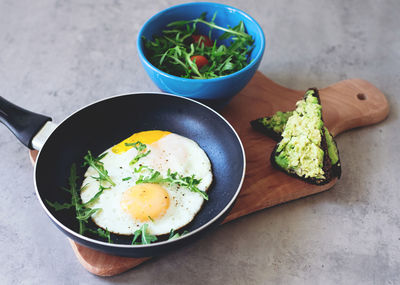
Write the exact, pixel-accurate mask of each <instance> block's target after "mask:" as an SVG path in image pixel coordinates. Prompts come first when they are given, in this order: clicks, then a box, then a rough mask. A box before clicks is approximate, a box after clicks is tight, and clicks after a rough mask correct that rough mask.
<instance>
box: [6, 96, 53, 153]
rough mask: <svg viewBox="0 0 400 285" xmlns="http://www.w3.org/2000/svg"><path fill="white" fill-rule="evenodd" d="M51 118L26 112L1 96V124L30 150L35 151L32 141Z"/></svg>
mask: <svg viewBox="0 0 400 285" xmlns="http://www.w3.org/2000/svg"><path fill="white" fill-rule="evenodd" d="M47 121H51V118H50V117H47V116H44V115H40V114H37V113H33V112H31V111H28V110H25V109H23V108H21V107H18V106H17V105H14V104H13V103H11V102H9V101H7V100H6V99H4V98H3V97H1V96H0V122H1V123H3V124H4V125H5V126H6V127H7V128H8V129H9V130H10V131H11V132H13V134H14V135H15V136H16V137H17V138H18V139H19V140H20V141H21V142H22V143H23V144H24V145H25V146H27V147H28V148H30V149H33V146H32V139H33V137H35V135H36V134H37V133H38V132H39V130H40V129H41V128H42V127H43V126H44V125H45V123H46V122H47Z"/></svg>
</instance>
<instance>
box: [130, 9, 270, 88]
mask: <svg viewBox="0 0 400 285" xmlns="http://www.w3.org/2000/svg"><path fill="white" fill-rule="evenodd" d="M199 5H210V6H214V7H223V8H225V9H230V10H234V11H235V12H238V13H239V14H241V16H243V17H244V18H247V19H248V20H250V21H251V22H253V23H254V24H255V26H256V27H257V32H258V34H259V35H260V40H261V48H260V50H259V52H258V53H257V54H256V56H255V57H254V59H253V60H252V61H251V62H250V63H249V64H248V65H247V66H245V67H244V68H242V69H240V70H238V71H236V72H234V73H231V74H228V75H224V76H220V77H217V78H208V79H194V78H183V77H179V76H176V75H172V74H169V73H167V72H165V71H162V70H161V69H158V68H157V67H155V66H154V65H153V64H151V63H150V61H149V60H148V59H147V57H146V56H145V53H144V48H142V46H143V45H142V44H141V43H142V35H143V31H144V30H145V28H146V27H147V26H148V25H150V23H151V22H153V21H155V20H157V19H158V18H160V17H161V16H162V15H163V14H164V13H166V12H168V11H171V10H175V9H177V8H181V7H185V6H199ZM136 47H137V50H138V54H139V58H140V59H141V61H142V63H143V64H145V65H146V66H147V67H148V68H150V69H151V70H153V71H155V72H157V73H159V74H161V75H163V76H164V77H167V78H169V79H173V80H180V81H183V82H186V83H187V82H193V81H194V80H196V81H199V80H201V82H205V81H207V82H216V81H220V80H226V79H229V78H233V77H236V76H238V75H240V74H242V73H245V72H247V71H248V70H251V69H252V68H253V67H254V66H256V65H257V64H258V61H259V60H261V58H262V56H263V54H264V50H265V35H264V31H263V30H262V28H261V26H260V25H259V24H258V22H257V21H256V20H255V19H254V18H253V17H251V16H250V15H249V14H247V13H246V12H244V11H242V10H240V9H238V8H235V7H232V6H229V5H225V4H221V3H212V2H189V3H184V4H179V5H174V6H171V7H169V8H167V9H164V10H162V11H160V12H158V13H156V14H155V15H153V16H152V17H151V18H150V19H148V20H147V21H146V22H145V23H144V25H143V26H142V28H141V29H140V30H139V33H138V36H137V40H136Z"/></svg>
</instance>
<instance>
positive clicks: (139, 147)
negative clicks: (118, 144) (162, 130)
mask: <svg viewBox="0 0 400 285" xmlns="http://www.w3.org/2000/svg"><path fill="white" fill-rule="evenodd" d="M125 145H126V146H133V147H134V148H136V150H137V151H138V154H137V155H136V156H135V157H134V158H133V159H132V160H131V162H129V165H134V164H135V163H136V162H138V161H139V159H141V158H142V157H145V156H147V155H149V153H150V152H151V151H150V150H149V151H148V152H145V150H146V148H147V145H145V144H144V143H141V142H140V141H137V142H134V143H125Z"/></svg>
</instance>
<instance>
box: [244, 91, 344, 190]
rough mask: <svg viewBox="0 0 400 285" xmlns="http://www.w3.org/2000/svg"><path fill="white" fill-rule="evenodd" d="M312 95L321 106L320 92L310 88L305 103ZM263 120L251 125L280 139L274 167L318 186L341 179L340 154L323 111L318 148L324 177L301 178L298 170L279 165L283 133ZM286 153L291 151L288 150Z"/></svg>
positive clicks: (273, 160)
mask: <svg viewBox="0 0 400 285" xmlns="http://www.w3.org/2000/svg"><path fill="white" fill-rule="evenodd" d="M311 91H312V92H311ZM310 94H311V96H314V97H316V98H317V100H318V104H319V105H321V101H320V98H319V93H318V90H317V89H316V88H310V89H309V90H307V92H306V95H305V97H304V99H303V100H304V101H305V100H306V99H307V96H310ZM314 100H315V99H314ZM314 103H315V102H314ZM296 110H297V109H296ZM295 112H297V111H295ZM289 117H290V116H289ZM289 117H288V118H289ZM299 117H300V120H301V119H302V117H301V116H300V114H299ZM262 119H263V118H259V119H257V120H254V121H252V122H251V125H252V126H253V128H255V129H256V130H258V131H261V132H262V133H264V134H267V135H269V136H271V137H272V138H274V139H276V138H279V139H280V141H279V142H278V144H277V145H276V146H275V148H274V150H273V152H272V154H271V163H272V165H273V166H274V167H276V168H278V169H280V170H282V171H284V172H285V173H287V174H289V175H292V176H294V177H297V178H300V179H302V180H304V181H306V182H308V183H312V184H317V185H323V184H326V183H328V182H329V181H331V180H332V179H333V178H335V177H340V175H341V165H340V159H339V153H338V151H337V144H336V142H335V141H334V140H333V138H332V136H331V135H330V134H329V132H328V130H327V129H326V128H325V127H324V125H323V119H322V109H321V112H320V118H317V120H318V121H319V120H322V126H321V128H320V136H321V142H320V145H319V146H318V147H319V148H320V149H321V150H322V151H323V161H322V171H323V176H324V177H310V176H309V177H306V176H307V175H302V176H300V175H299V174H297V173H296V169H291V168H290V167H288V168H284V167H283V166H282V165H280V164H279V163H277V161H279V160H280V158H278V159H277V157H278V156H280V154H281V152H282V151H283V150H282V149H281V150H280V151H279V146H280V143H281V142H282V133H280V132H279V129H276V128H275V129H274V128H271V126H268V124H267V125H266V124H265V120H264V121H263V120H262ZM285 129H286V125H285V127H284V129H283V131H284V130H285ZM325 132H327V133H325ZM271 134H272V135H271ZM327 135H329V136H330V137H329V138H330V140H331V143H332V146H334V147H335V148H336V156H334V155H331V156H332V158H334V157H335V158H334V159H335V160H336V159H337V162H336V163H332V161H331V156H330V154H329V152H328V144H327V140H326V139H327V137H326V136H327ZM283 147H284V146H283ZM286 151H290V150H286ZM331 152H332V149H331ZM283 156H284V155H283ZM297 170H299V169H298V168H297Z"/></svg>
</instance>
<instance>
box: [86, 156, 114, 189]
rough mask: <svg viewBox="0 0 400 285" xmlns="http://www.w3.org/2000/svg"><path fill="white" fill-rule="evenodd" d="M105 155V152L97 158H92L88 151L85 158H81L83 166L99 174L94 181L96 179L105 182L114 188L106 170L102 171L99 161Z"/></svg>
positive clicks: (102, 166)
mask: <svg viewBox="0 0 400 285" xmlns="http://www.w3.org/2000/svg"><path fill="white" fill-rule="evenodd" d="M106 155H107V152H106V153H103V154H102V155H100V156H99V157H97V158H94V157H93V156H92V153H91V152H90V150H89V151H88V154H87V155H85V157H84V158H83V159H84V160H85V162H84V163H83V166H91V167H92V168H93V169H94V170H96V171H97V173H98V174H99V177H97V178H96V179H98V180H100V181H107V182H108V183H110V184H111V185H112V186H115V183H114V182H113V181H112V180H111V178H110V176H109V175H108V172H107V170H105V169H104V165H103V163H102V162H101V161H100V160H101V159H102V158H104V157H105V156H106Z"/></svg>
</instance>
